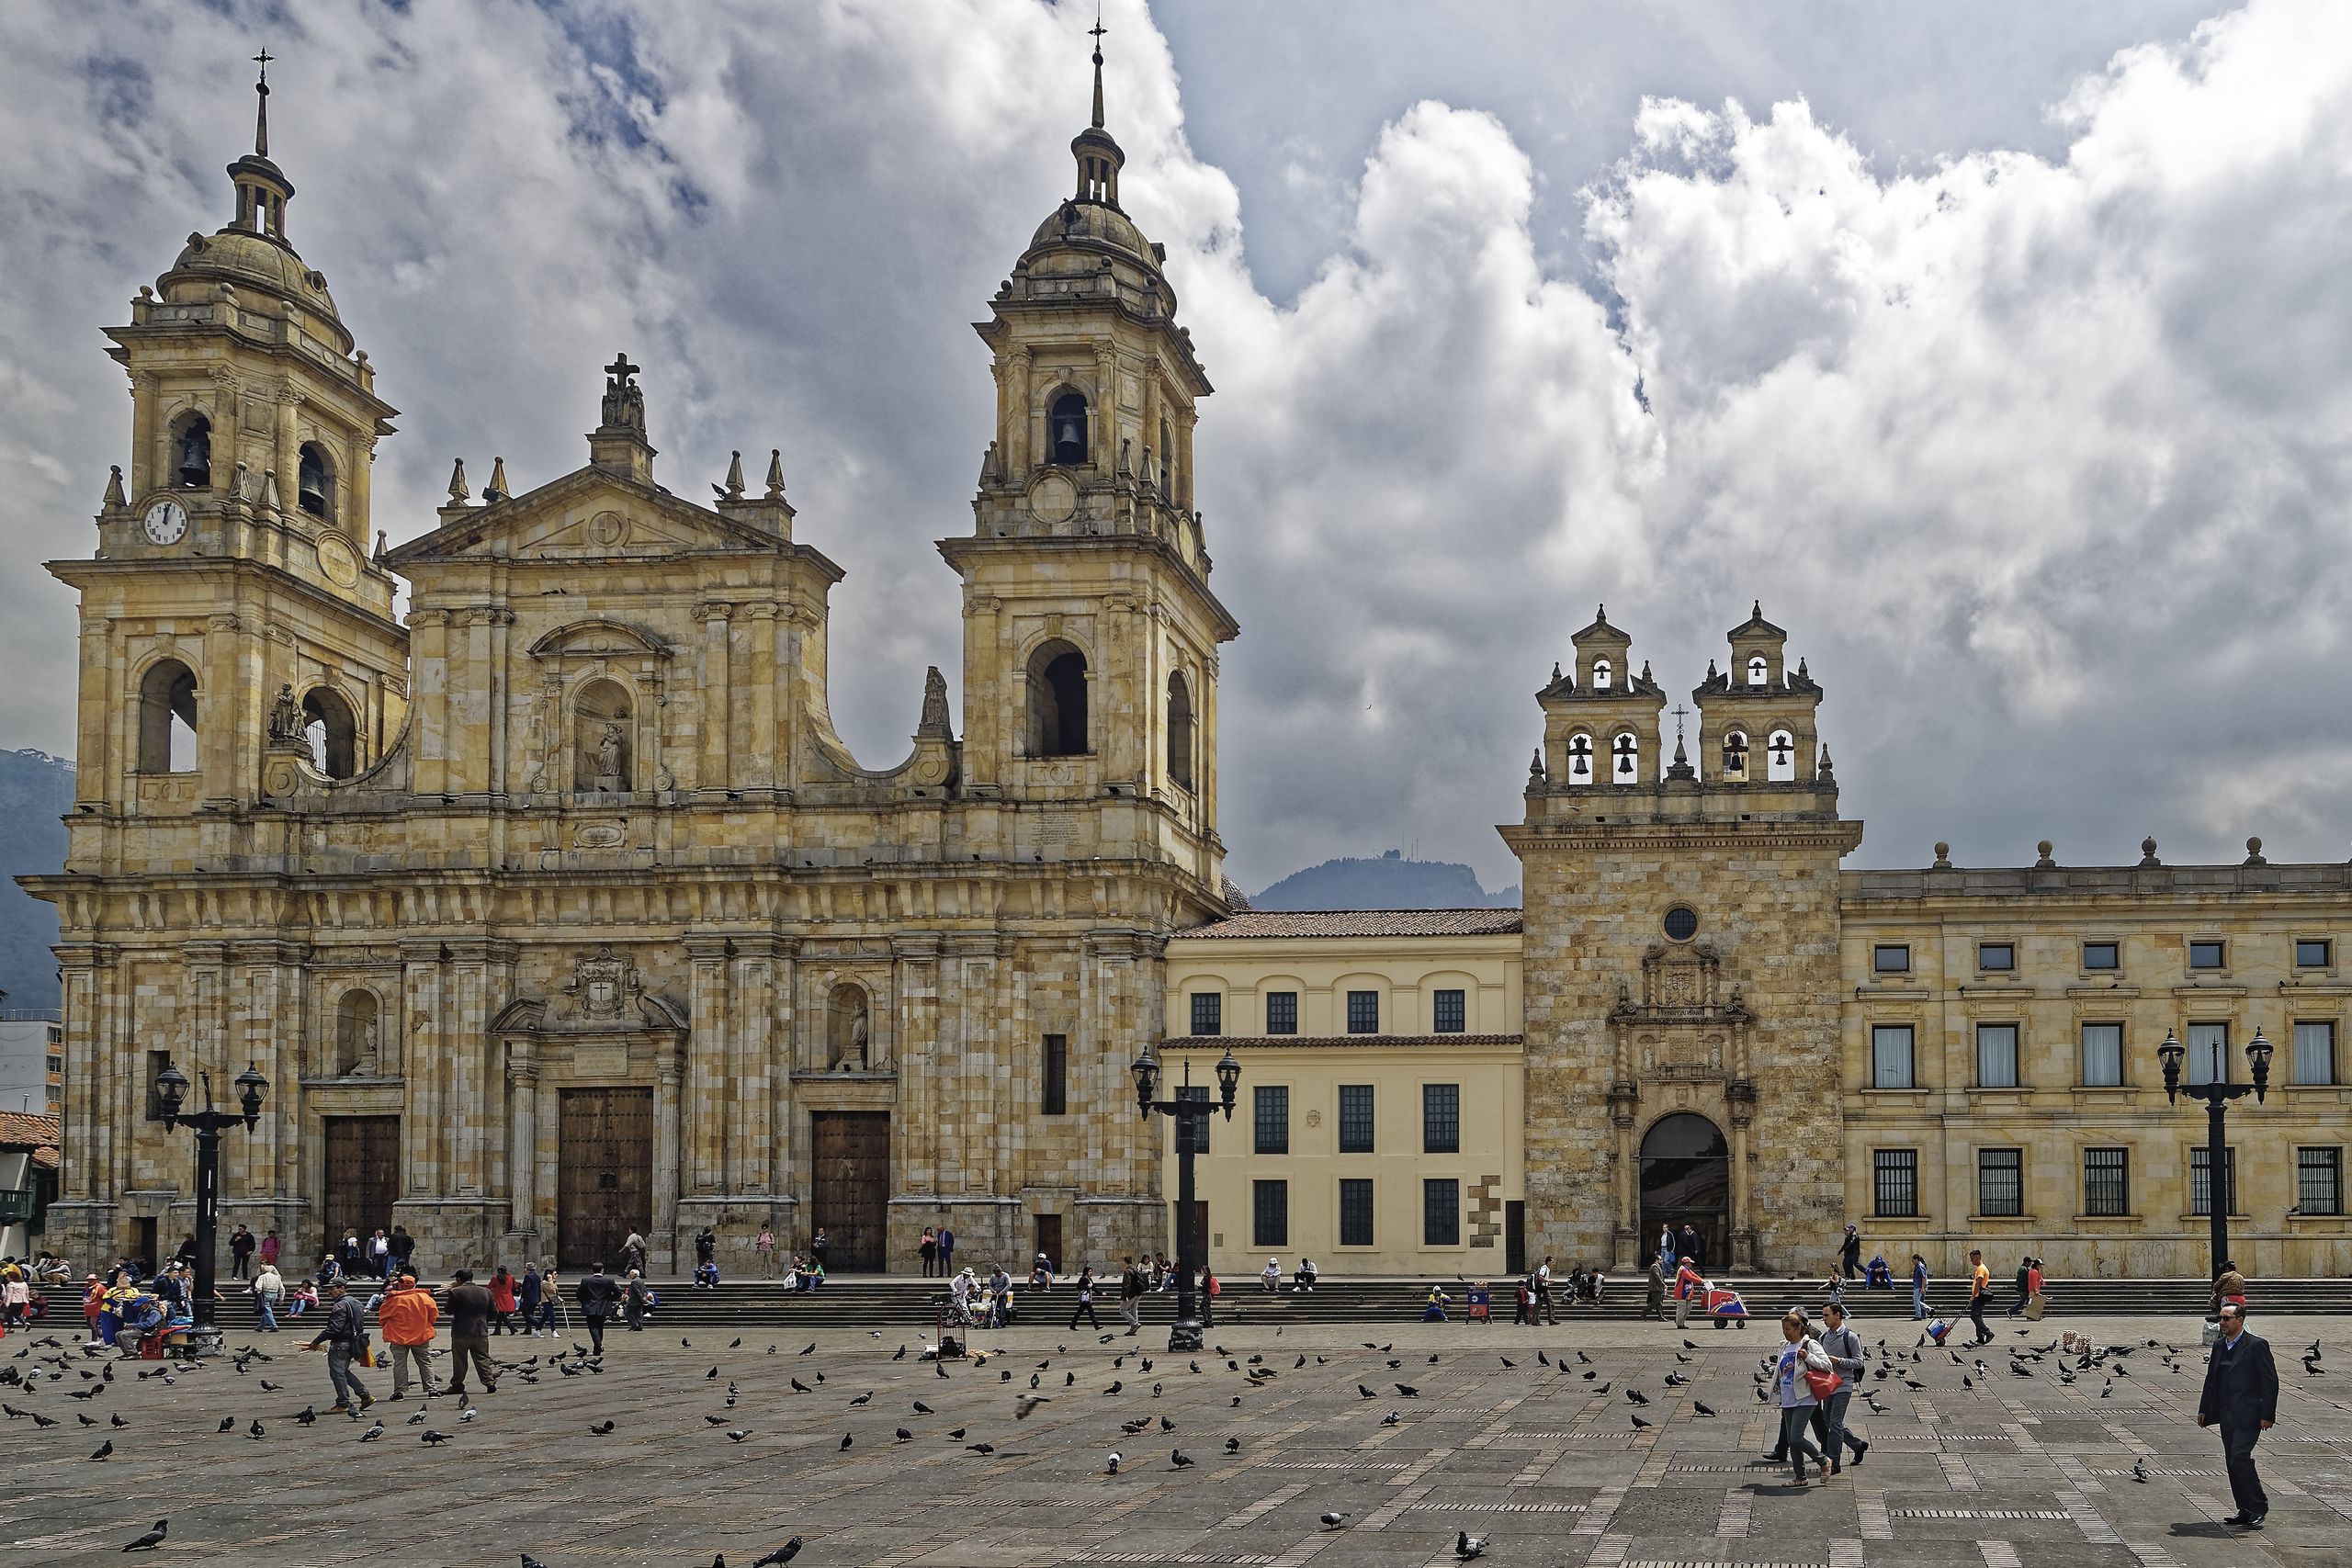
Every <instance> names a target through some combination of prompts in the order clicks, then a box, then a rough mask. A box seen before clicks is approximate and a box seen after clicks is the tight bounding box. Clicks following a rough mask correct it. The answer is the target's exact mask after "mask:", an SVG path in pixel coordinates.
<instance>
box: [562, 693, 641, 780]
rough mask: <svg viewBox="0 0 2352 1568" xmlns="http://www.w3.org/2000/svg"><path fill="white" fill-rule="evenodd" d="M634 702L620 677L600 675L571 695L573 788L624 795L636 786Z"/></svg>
mask: <svg viewBox="0 0 2352 1568" xmlns="http://www.w3.org/2000/svg"><path fill="white" fill-rule="evenodd" d="M634 713H635V704H633V703H632V702H631V701H630V699H629V694H628V688H627V687H626V686H623V685H622V684H621V683H620V682H617V681H612V680H606V679H603V678H601V677H600V678H598V679H596V680H594V681H591V682H588V683H587V684H586V685H584V686H582V687H581V688H580V690H579V691H577V692H575V693H573V694H572V698H571V739H572V786H571V787H572V788H573V789H574V790H576V791H578V792H580V793H581V794H583V795H588V794H604V795H625V794H627V793H628V792H629V791H630V790H632V789H634V788H635V787H636V784H635V782H634V781H635V779H636V776H637V774H636V765H635V764H636V760H637V759H636V752H637V739H636V736H635V733H634V731H633V729H632V727H631V718H632V716H633V715H634Z"/></svg>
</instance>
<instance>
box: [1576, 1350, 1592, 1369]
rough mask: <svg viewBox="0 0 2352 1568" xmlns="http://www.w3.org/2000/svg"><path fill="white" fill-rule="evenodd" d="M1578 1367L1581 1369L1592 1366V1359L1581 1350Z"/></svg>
mask: <svg viewBox="0 0 2352 1568" xmlns="http://www.w3.org/2000/svg"><path fill="white" fill-rule="evenodd" d="M1577 1365H1578V1366H1580V1367H1589V1366H1590V1365H1592V1358H1591V1357H1590V1356H1588V1355H1586V1354H1585V1353H1584V1352H1583V1351H1581V1350H1579V1351H1577Z"/></svg>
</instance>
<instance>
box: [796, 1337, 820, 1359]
mask: <svg viewBox="0 0 2352 1568" xmlns="http://www.w3.org/2000/svg"><path fill="white" fill-rule="evenodd" d="M800 1353H801V1354H802V1355H804V1356H813V1355H815V1354H816V1353H817V1342H816V1341H815V1340H814V1339H811V1340H810V1341H809V1348H807V1349H806V1350H803V1351H801V1352H800Z"/></svg>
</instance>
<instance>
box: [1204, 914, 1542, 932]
mask: <svg viewBox="0 0 2352 1568" xmlns="http://www.w3.org/2000/svg"><path fill="white" fill-rule="evenodd" d="M1520 929H1521V917H1520V912H1519V911H1518V910H1517V909H1252V910H1250V911H1249V912H1247V913H1245V914H1238V915H1234V916H1231V917H1229V918H1227V919H1222V920H1212V921H1210V922H1209V923H1208V924H1207V925H1204V926H1195V927H1193V929H1192V930H1190V931H1178V932H1176V933H1175V934H1176V936H1177V937H1178V938H1180V939H1189V938H1193V937H1206V936H1225V937H1316V936H1321V937H1342V938H1368V937H1416V936H1511V935H1515V934H1516V933H1517V932H1518V931H1520Z"/></svg>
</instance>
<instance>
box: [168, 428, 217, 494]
mask: <svg viewBox="0 0 2352 1568" xmlns="http://www.w3.org/2000/svg"><path fill="white" fill-rule="evenodd" d="M171 469H172V483H174V484H175V485H177V486H178V487H179V488H180V489H182V490H209V489H210V488H211V486H212V422H211V421H210V420H209V419H207V418H205V417H204V415H202V414H200V413H198V412H196V411H195V410H194V409H190V410H188V411H187V412H186V413H183V414H181V415H180V416H179V417H178V418H177V419H175V420H174V421H172V460H171Z"/></svg>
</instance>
